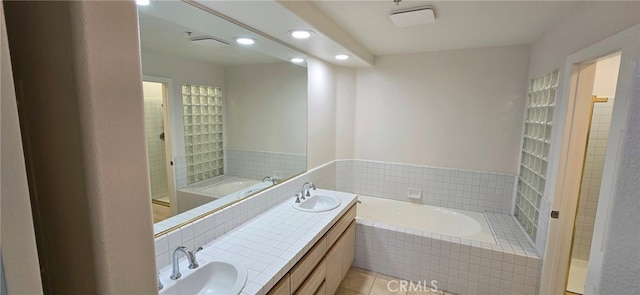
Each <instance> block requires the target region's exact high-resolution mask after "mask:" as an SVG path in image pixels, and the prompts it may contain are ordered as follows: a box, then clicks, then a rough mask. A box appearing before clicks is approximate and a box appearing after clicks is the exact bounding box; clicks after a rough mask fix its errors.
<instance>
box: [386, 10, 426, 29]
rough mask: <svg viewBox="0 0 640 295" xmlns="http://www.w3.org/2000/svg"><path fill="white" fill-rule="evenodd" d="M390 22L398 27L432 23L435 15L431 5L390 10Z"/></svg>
mask: <svg viewBox="0 0 640 295" xmlns="http://www.w3.org/2000/svg"><path fill="white" fill-rule="evenodd" d="M389 18H390V19H391V22H393V24H394V25H396V27H398V28H406V27H413V26H419V25H426V24H430V23H434V22H435V21H436V16H435V13H434V10H433V6H421V7H415V8H408V9H403V10H397V11H393V12H391V15H389Z"/></svg>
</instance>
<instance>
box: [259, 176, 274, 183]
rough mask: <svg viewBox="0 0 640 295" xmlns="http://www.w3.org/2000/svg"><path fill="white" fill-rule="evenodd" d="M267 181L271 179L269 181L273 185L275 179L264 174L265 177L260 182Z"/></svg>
mask: <svg viewBox="0 0 640 295" xmlns="http://www.w3.org/2000/svg"><path fill="white" fill-rule="evenodd" d="M267 181H271V183H272V184H274V185H275V184H276V180H275V178H273V177H271V176H265V177H264V178H263V179H262V182H267Z"/></svg>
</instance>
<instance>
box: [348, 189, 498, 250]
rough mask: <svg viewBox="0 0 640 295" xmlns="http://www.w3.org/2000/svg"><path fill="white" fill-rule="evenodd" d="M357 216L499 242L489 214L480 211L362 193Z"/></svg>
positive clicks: (418, 228)
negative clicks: (494, 235) (495, 236)
mask: <svg viewBox="0 0 640 295" xmlns="http://www.w3.org/2000/svg"><path fill="white" fill-rule="evenodd" d="M358 200H359V201H360V205H359V206H358V218H361V219H365V220H370V221H373V222H378V223H384V224H389V225H395V226H400V227H404V228H412V229H415V230H420V231H425V232H430V233H434V234H440V235H447V236H453V237H460V238H466V239H469V240H473V241H478V242H485V243H490V244H496V240H495V239H494V237H493V234H492V233H491V227H490V226H489V222H488V220H487V218H486V216H485V215H484V214H483V213H480V212H471V211H465V210H456V209H447V208H441V207H436V206H430V205H422V204H415V203H410V202H399V201H394V200H389V199H383V198H375V197H369V196H359V197H358Z"/></svg>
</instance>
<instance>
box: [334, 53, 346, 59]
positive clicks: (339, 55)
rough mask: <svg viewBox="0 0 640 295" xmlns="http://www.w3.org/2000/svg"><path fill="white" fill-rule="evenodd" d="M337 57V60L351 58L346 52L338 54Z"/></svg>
mask: <svg viewBox="0 0 640 295" xmlns="http://www.w3.org/2000/svg"><path fill="white" fill-rule="evenodd" d="M336 59H337V60H345V59H349V56H348V55H346V54H338V55H336Z"/></svg>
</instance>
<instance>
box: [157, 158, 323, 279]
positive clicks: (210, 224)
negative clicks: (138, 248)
mask: <svg viewBox="0 0 640 295" xmlns="http://www.w3.org/2000/svg"><path fill="white" fill-rule="evenodd" d="M306 181H312V182H313V183H314V184H315V185H316V186H317V187H319V188H323V189H330V190H335V163H328V164H326V165H323V166H320V167H318V168H315V169H313V170H311V171H309V172H307V173H305V174H303V175H300V176H297V177H295V178H293V179H291V180H289V181H287V182H285V183H281V184H280V185H278V186H275V187H273V188H270V189H267V190H265V191H262V192H260V193H258V194H256V195H254V196H253V197H251V198H248V199H245V200H243V201H240V202H238V203H235V204H233V205H231V206H229V207H227V208H224V209H222V210H220V211H217V212H215V213H213V214H210V215H208V216H206V217H202V218H199V219H197V220H196V221H194V222H191V223H188V224H184V223H185V222H187V221H189V220H192V219H194V218H197V217H198V216H201V215H203V214H206V213H207V212H208V211H210V210H212V208H209V207H207V205H204V206H200V207H198V208H195V209H192V210H189V211H187V212H184V213H182V214H179V215H177V216H174V217H172V218H170V219H167V220H165V221H162V222H160V223H156V224H154V232H161V231H164V230H167V229H170V228H172V227H175V226H180V225H181V226H180V227H179V228H178V229H176V230H173V231H171V232H169V233H168V234H163V235H161V236H159V237H157V238H156V262H157V266H158V268H162V267H165V266H167V265H168V264H169V262H170V260H169V253H168V251H169V250H171V249H175V248H176V247H178V246H180V245H184V246H187V247H189V248H190V249H192V248H197V247H200V246H202V245H204V244H205V243H208V242H211V241H213V240H214V239H216V238H218V237H220V236H222V235H224V234H225V233H227V232H229V231H231V230H233V229H234V228H236V227H238V226H239V225H241V224H243V223H245V222H246V221H248V220H249V219H251V218H254V217H256V216H258V215H259V214H261V213H263V212H265V211H267V210H268V209H270V208H272V207H273V206H275V205H277V204H279V203H281V202H282V201H284V200H285V199H287V198H289V197H291V196H293V195H295V194H296V193H297V192H298V191H300V189H301V187H302V184H303V183H305V182H306ZM202 222H204V227H203V228H204V231H194V233H193V234H190V232H191V231H192V229H193V225H194V224H195V223H202ZM183 231H184V232H186V234H184V235H183ZM165 241H166V242H167V243H168V248H165V247H164V246H163V244H164V243H165ZM158 243H160V244H158Z"/></svg>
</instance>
